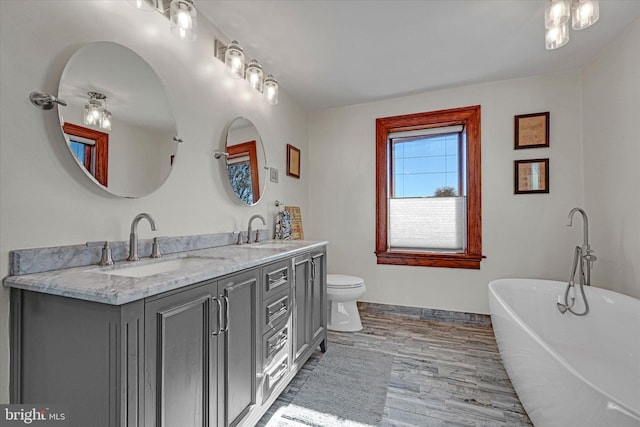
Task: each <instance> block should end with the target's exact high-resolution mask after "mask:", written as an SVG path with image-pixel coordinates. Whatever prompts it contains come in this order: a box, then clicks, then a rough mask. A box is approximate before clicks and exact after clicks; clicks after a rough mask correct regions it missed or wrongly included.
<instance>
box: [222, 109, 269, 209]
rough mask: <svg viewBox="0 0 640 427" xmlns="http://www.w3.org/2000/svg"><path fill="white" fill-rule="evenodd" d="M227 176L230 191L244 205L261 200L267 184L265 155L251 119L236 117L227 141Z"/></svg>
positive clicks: (228, 131) (229, 130) (253, 203)
mask: <svg viewBox="0 0 640 427" xmlns="http://www.w3.org/2000/svg"><path fill="white" fill-rule="evenodd" d="M225 158H226V166H227V176H228V177H229V184H231V189H232V190H233V193H234V194H235V195H236V197H237V198H238V200H240V201H241V202H242V203H244V204H245V205H249V206H251V205H255V204H256V203H258V202H259V201H260V198H261V197H262V194H263V192H264V187H265V185H266V183H267V179H266V169H265V166H266V155H265V152H264V146H263V145H262V139H261V138H260V133H259V132H258V129H256V127H255V126H254V124H253V123H251V121H250V120H249V119H246V118H244V117H237V118H235V119H234V120H233V121H232V122H231V123H230V124H229V127H228V129H227V136H226V139H225Z"/></svg>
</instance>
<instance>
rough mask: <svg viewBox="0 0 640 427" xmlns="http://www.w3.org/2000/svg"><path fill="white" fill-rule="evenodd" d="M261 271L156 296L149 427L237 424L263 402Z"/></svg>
mask: <svg viewBox="0 0 640 427" xmlns="http://www.w3.org/2000/svg"><path fill="white" fill-rule="evenodd" d="M258 277H259V276H258V270H257V269H254V270H249V271H247V272H243V273H239V274H236V275H232V276H228V277H226V278H223V279H220V280H216V281H210V282H206V283H204V284H202V285H200V286H196V287H195V288H191V289H189V290H186V291H180V292H175V293H173V294H171V295H168V296H163V297H160V298H152V299H149V300H148V302H147V303H146V304H145V332H146V334H145V335H146V339H145V361H146V362H145V377H146V381H145V387H146V393H145V414H146V417H145V425H146V426H149V427H151V426H166V427H172V426H203V427H209V426H216V425H219V426H234V425H236V424H238V423H239V422H240V421H241V420H242V419H243V418H244V417H245V416H246V415H247V414H248V413H249V411H251V409H252V408H253V407H254V406H255V403H256V402H255V399H256V376H257V365H256V355H257V354H258V350H257V347H256V346H257V337H256V334H257V307H256V304H257V291H258Z"/></svg>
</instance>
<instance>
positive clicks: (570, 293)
mask: <svg viewBox="0 0 640 427" xmlns="http://www.w3.org/2000/svg"><path fill="white" fill-rule="evenodd" d="M576 212H580V215H582V227H583V238H582V246H576V249H575V251H574V253H573V266H572V269H571V276H570V277H569V281H568V282H567V287H566V288H565V290H564V295H560V296H559V297H558V302H557V303H556V306H557V307H558V310H560V313H562V314H565V313H566V312H567V310H568V311H570V312H571V313H572V314H574V315H576V316H585V315H586V314H587V313H589V302H588V301H587V295H586V294H585V292H584V287H585V286H590V285H591V265H592V264H593V262H594V261H595V260H596V259H597V258H596V256H595V255H593V253H592V252H593V251H592V250H591V247H590V246H589V219H588V218H587V213H586V212H585V211H584V210H583V209H580V208H573V209H571V211H570V212H569V223H568V224H567V226H569V227H571V225H572V223H573V215H575V213H576ZM576 273H578V285H579V286H580V287H579V290H580V294H579V296H580V298H581V299H582V301H583V303H584V308H583V310H582V312H578V311H576V310H575V309H574V304H575V302H576V297H577V296H578V295H576V290H575V286H576V279H575V278H576Z"/></svg>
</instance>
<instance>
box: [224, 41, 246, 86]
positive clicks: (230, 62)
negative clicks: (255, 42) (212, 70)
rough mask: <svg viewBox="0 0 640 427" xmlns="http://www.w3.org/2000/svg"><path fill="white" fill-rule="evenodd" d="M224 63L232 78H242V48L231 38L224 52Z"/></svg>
mask: <svg viewBox="0 0 640 427" xmlns="http://www.w3.org/2000/svg"><path fill="white" fill-rule="evenodd" d="M224 63H225V64H226V66H227V69H228V70H229V72H230V73H231V76H233V77H234V78H238V79H242V78H244V50H242V48H241V47H240V44H238V42H237V41H236V40H233V41H232V42H231V43H230V44H229V46H227V49H226V50H225V52H224Z"/></svg>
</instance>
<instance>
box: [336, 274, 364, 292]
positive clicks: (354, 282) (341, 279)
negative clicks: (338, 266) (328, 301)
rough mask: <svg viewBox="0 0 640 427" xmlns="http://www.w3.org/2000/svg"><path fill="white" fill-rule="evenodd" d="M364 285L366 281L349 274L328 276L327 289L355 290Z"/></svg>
mask: <svg viewBox="0 0 640 427" xmlns="http://www.w3.org/2000/svg"><path fill="white" fill-rule="evenodd" d="M363 285H364V280H362V279H361V278H360V277H356V276H349V275H348V274H327V288H332V289H354V288H360V287H362V286H363Z"/></svg>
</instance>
